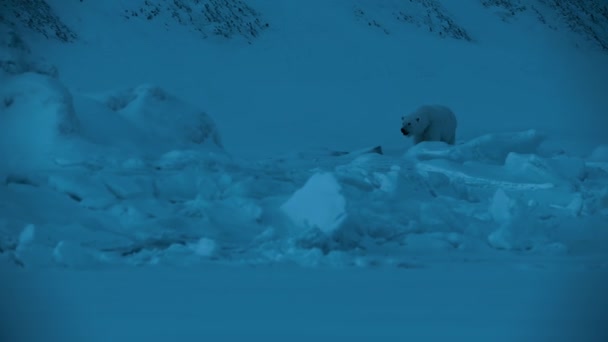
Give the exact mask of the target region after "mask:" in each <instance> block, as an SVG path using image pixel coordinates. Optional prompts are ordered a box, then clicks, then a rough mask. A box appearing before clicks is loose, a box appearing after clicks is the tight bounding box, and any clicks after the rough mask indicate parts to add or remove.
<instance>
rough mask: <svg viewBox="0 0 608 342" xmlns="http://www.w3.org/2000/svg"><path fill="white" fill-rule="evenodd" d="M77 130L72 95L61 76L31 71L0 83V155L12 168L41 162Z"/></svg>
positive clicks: (77, 125) (77, 122)
mask: <svg viewBox="0 0 608 342" xmlns="http://www.w3.org/2000/svg"><path fill="white" fill-rule="evenodd" d="M78 130H79V121H78V119H77V117H76V114H75V111H74V106H73V102H72V96H71V94H70V93H69V92H68V90H67V89H66V88H65V87H64V86H63V85H62V84H61V83H60V82H59V81H58V80H56V79H54V78H52V77H49V76H46V75H42V74H36V73H29V72H28V73H23V74H19V75H13V76H10V77H7V78H6V79H5V80H4V81H3V82H2V83H1V84H0V155H2V162H3V163H7V164H6V165H8V167H9V168H14V167H17V168H20V167H24V166H32V165H40V162H42V161H44V160H45V159H48V156H49V154H50V153H51V152H52V150H53V148H54V147H56V146H57V143H58V142H60V141H61V140H62V139H64V138H66V137H68V136H71V135H73V134H75V133H76V132H77V131H78ZM6 165H5V166H6ZM1 168H2V165H0V169H1Z"/></svg>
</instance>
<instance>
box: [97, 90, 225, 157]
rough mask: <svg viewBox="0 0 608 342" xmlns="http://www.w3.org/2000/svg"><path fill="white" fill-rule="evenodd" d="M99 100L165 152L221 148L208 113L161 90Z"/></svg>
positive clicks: (125, 92) (128, 92) (117, 94)
mask: <svg viewBox="0 0 608 342" xmlns="http://www.w3.org/2000/svg"><path fill="white" fill-rule="evenodd" d="M97 98H98V100H101V101H102V102H103V103H104V104H105V105H106V106H107V107H108V108H109V109H110V110H112V111H113V112H115V113H117V114H119V115H121V116H122V117H124V118H125V119H127V120H128V121H129V122H130V123H131V124H133V125H134V126H135V127H137V128H139V129H140V130H141V131H142V132H143V133H144V134H145V135H146V136H148V137H149V138H150V139H151V140H152V141H156V142H157V143H158V144H160V145H162V146H164V147H165V149H166V150H172V149H175V148H190V147H193V146H201V145H207V146H216V147H221V146H222V143H221V139H220V135H219V132H218V130H217V128H216V125H215V122H214V121H213V120H212V119H211V118H210V117H209V116H208V115H207V113H205V112H204V111H202V110H200V109H198V108H196V107H195V106H193V105H190V104H188V103H185V102H183V101H181V100H179V99H178V98H176V97H175V96H173V95H171V94H169V93H168V92H166V91H165V90H163V89H162V88H160V87H157V86H152V85H141V86H138V87H135V88H132V89H127V90H123V91H118V92H113V93H109V94H105V95H102V96H98V97H97Z"/></svg>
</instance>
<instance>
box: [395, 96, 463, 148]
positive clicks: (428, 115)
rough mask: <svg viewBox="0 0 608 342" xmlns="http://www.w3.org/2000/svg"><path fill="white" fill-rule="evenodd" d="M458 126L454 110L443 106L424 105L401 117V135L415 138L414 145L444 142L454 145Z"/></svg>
mask: <svg viewBox="0 0 608 342" xmlns="http://www.w3.org/2000/svg"><path fill="white" fill-rule="evenodd" d="M456 126H457V123H456V116H455V115H454V113H453V112H452V110H450V109H449V108H448V107H445V106H441V105H424V106H421V107H420V108H418V109H417V110H416V111H415V112H413V113H411V114H408V115H404V116H402V117H401V133H402V134H403V135H405V136H407V137H409V136H411V137H413V138H414V144H418V143H421V142H423V141H443V142H445V143H448V144H450V145H454V142H455V140H456Z"/></svg>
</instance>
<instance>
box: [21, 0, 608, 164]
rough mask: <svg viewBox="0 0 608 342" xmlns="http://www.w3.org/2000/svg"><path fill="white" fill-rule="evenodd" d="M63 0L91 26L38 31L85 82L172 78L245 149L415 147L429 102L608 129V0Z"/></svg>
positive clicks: (585, 148)
mask: <svg viewBox="0 0 608 342" xmlns="http://www.w3.org/2000/svg"><path fill="white" fill-rule="evenodd" d="M48 3H49V4H50V5H51V8H52V9H53V13H54V14H56V15H57V17H58V18H60V19H61V23H63V24H64V25H66V27H69V28H71V30H73V31H74V32H75V33H76V34H77V36H78V39H77V40H76V41H75V42H74V43H70V44H64V43H60V42H59V41H58V40H57V39H55V40H53V39H51V40H47V39H42V40H40V39H39V38H41V36H40V35H37V34H36V35H33V36H31V35H27V34H26V35H27V38H26V41H28V43H31V44H30V45H31V46H32V49H34V50H36V51H35V53H37V54H39V55H43V56H45V57H46V58H47V59H48V60H49V61H50V62H51V63H52V64H55V65H57V66H58V69H59V71H60V72H61V75H62V76H61V77H62V80H63V81H64V82H65V83H66V85H67V86H68V87H69V88H70V89H72V90H74V91H77V92H88V91H95V92H97V91H106V90H111V89H115V88H121V87H122V88H124V87H135V86H138V85H140V84H144V83H149V84H155V85H160V86H162V87H164V88H165V89H167V90H168V91H170V92H173V93H176V94H179V95H180V97H182V98H184V99H185V100H186V101H188V102H190V103H193V104H195V105H197V106H198V107H199V108H203V109H206V110H207V111H208V112H209V113H211V114H212V115H213V116H214V119H215V120H216V122H217V124H218V127H219V128H220V131H221V132H222V134H223V136H224V143H225V146H226V148H227V149H228V150H229V151H230V152H232V153H235V154H237V155H242V156H271V155H273V154H276V153H279V152H287V151H290V150H294V149H296V150H303V149H307V148H310V147H327V146H331V147H334V148H339V149H355V148H358V147H359V146H361V145H373V144H382V145H387V144H388V145H393V146H397V145H403V144H404V142H403V138H402V137H401V136H400V135H399V132H398V131H397V125H398V118H399V117H400V115H401V114H403V113H404V112H407V111H411V110H413V109H414V108H415V107H416V106H418V105H420V104H422V103H429V102H434V103H444V104H447V105H449V106H451V107H452V108H453V109H454V111H455V112H456V113H457V115H458V117H459V119H460V125H459V137H460V138H461V139H467V138H471V137H474V136H478V135H481V134H485V133H488V132H495V131H512V130H527V129H539V130H542V131H547V132H548V133H551V134H550V135H551V136H552V137H554V136H559V138H560V139H562V140H564V141H566V140H567V141H569V142H570V143H569V146H568V147H570V146H572V147H573V148H574V147H579V148H578V150H577V152H589V151H590V150H591V149H592V148H593V146H594V145H597V144H598V143H599V142H601V141H604V142H605V138H604V137H605V134H604V132H603V130H604V129H603V127H606V126H607V125H608V119H607V116H606V114H605V113H606V110H605V108H607V107H608V103H607V102H606V101H607V100H606V98H605V96H603V95H602V93H603V91H602V89H606V88H607V86H608V85H607V84H606V82H607V81H606V80H607V79H608V67H606V65H608V55H607V54H606V53H604V52H602V49H601V45H602V44H605V32H606V22H607V21H606V18H605V16H604V15H603V14H602V13H604V12H605V8H606V6H605V5H603V4H602V3H601V2H593V1H579V2H567V1H535V2H533V3H526V4H523V3H521V2H517V1H478V0H466V1H458V2H453V1H436V0H424V1H422V0H416V1H397V0H393V1H383V2H377V1H366V0H358V1H334V2H329V3H328V2H326V1H312V2H306V3H303V2H289V3H279V4H277V3H270V2H268V1H255V0H248V1H232V0H223V1H201V2H197V1H178V2H173V1H133V2H128V3H126V2H120V1H104V2H94V1H83V2H78V1H73V2H72V1H70V2H67V1H48ZM570 7H573V8H576V9H577V11H572V12H568V13H569V15H568V16H564V15H563V14H564V13H565V12H564V11H566V9H567V8H570ZM206 8H210V10H209V11H207V10H203V9H206ZM319 9H322V10H319ZM190 10H192V11H191V12H190ZM505 12H507V13H509V15H507V16H506V17H505V15H504V13H505ZM511 12H513V13H511ZM134 13H139V14H138V15H137V16H135V15H134ZM189 13H192V14H189ZM501 13H502V14H501ZM585 13H587V14H585ZM148 16H151V18H150V19H148ZM503 19H504V20H503ZM266 24H268V26H267V25H266ZM222 32H223V33H222ZM226 36H228V37H229V38H226ZM594 37H595V38H594ZM575 45H579V48H576V47H575ZM390 132H393V133H390ZM278 141H280V142H281V143H277V142H278ZM252 142H255V143H254V144H253V143H252ZM581 144H582V147H581Z"/></svg>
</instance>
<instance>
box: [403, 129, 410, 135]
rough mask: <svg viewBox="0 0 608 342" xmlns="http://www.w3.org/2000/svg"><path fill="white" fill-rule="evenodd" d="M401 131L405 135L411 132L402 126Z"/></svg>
mask: <svg viewBox="0 0 608 342" xmlns="http://www.w3.org/2000/svg"><path fill="white" fill-rule="evenodd" d="M401 133H403V135H408V134H409V132H408V131H407V130H406V129H405V128H401Z"/></svg>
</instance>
